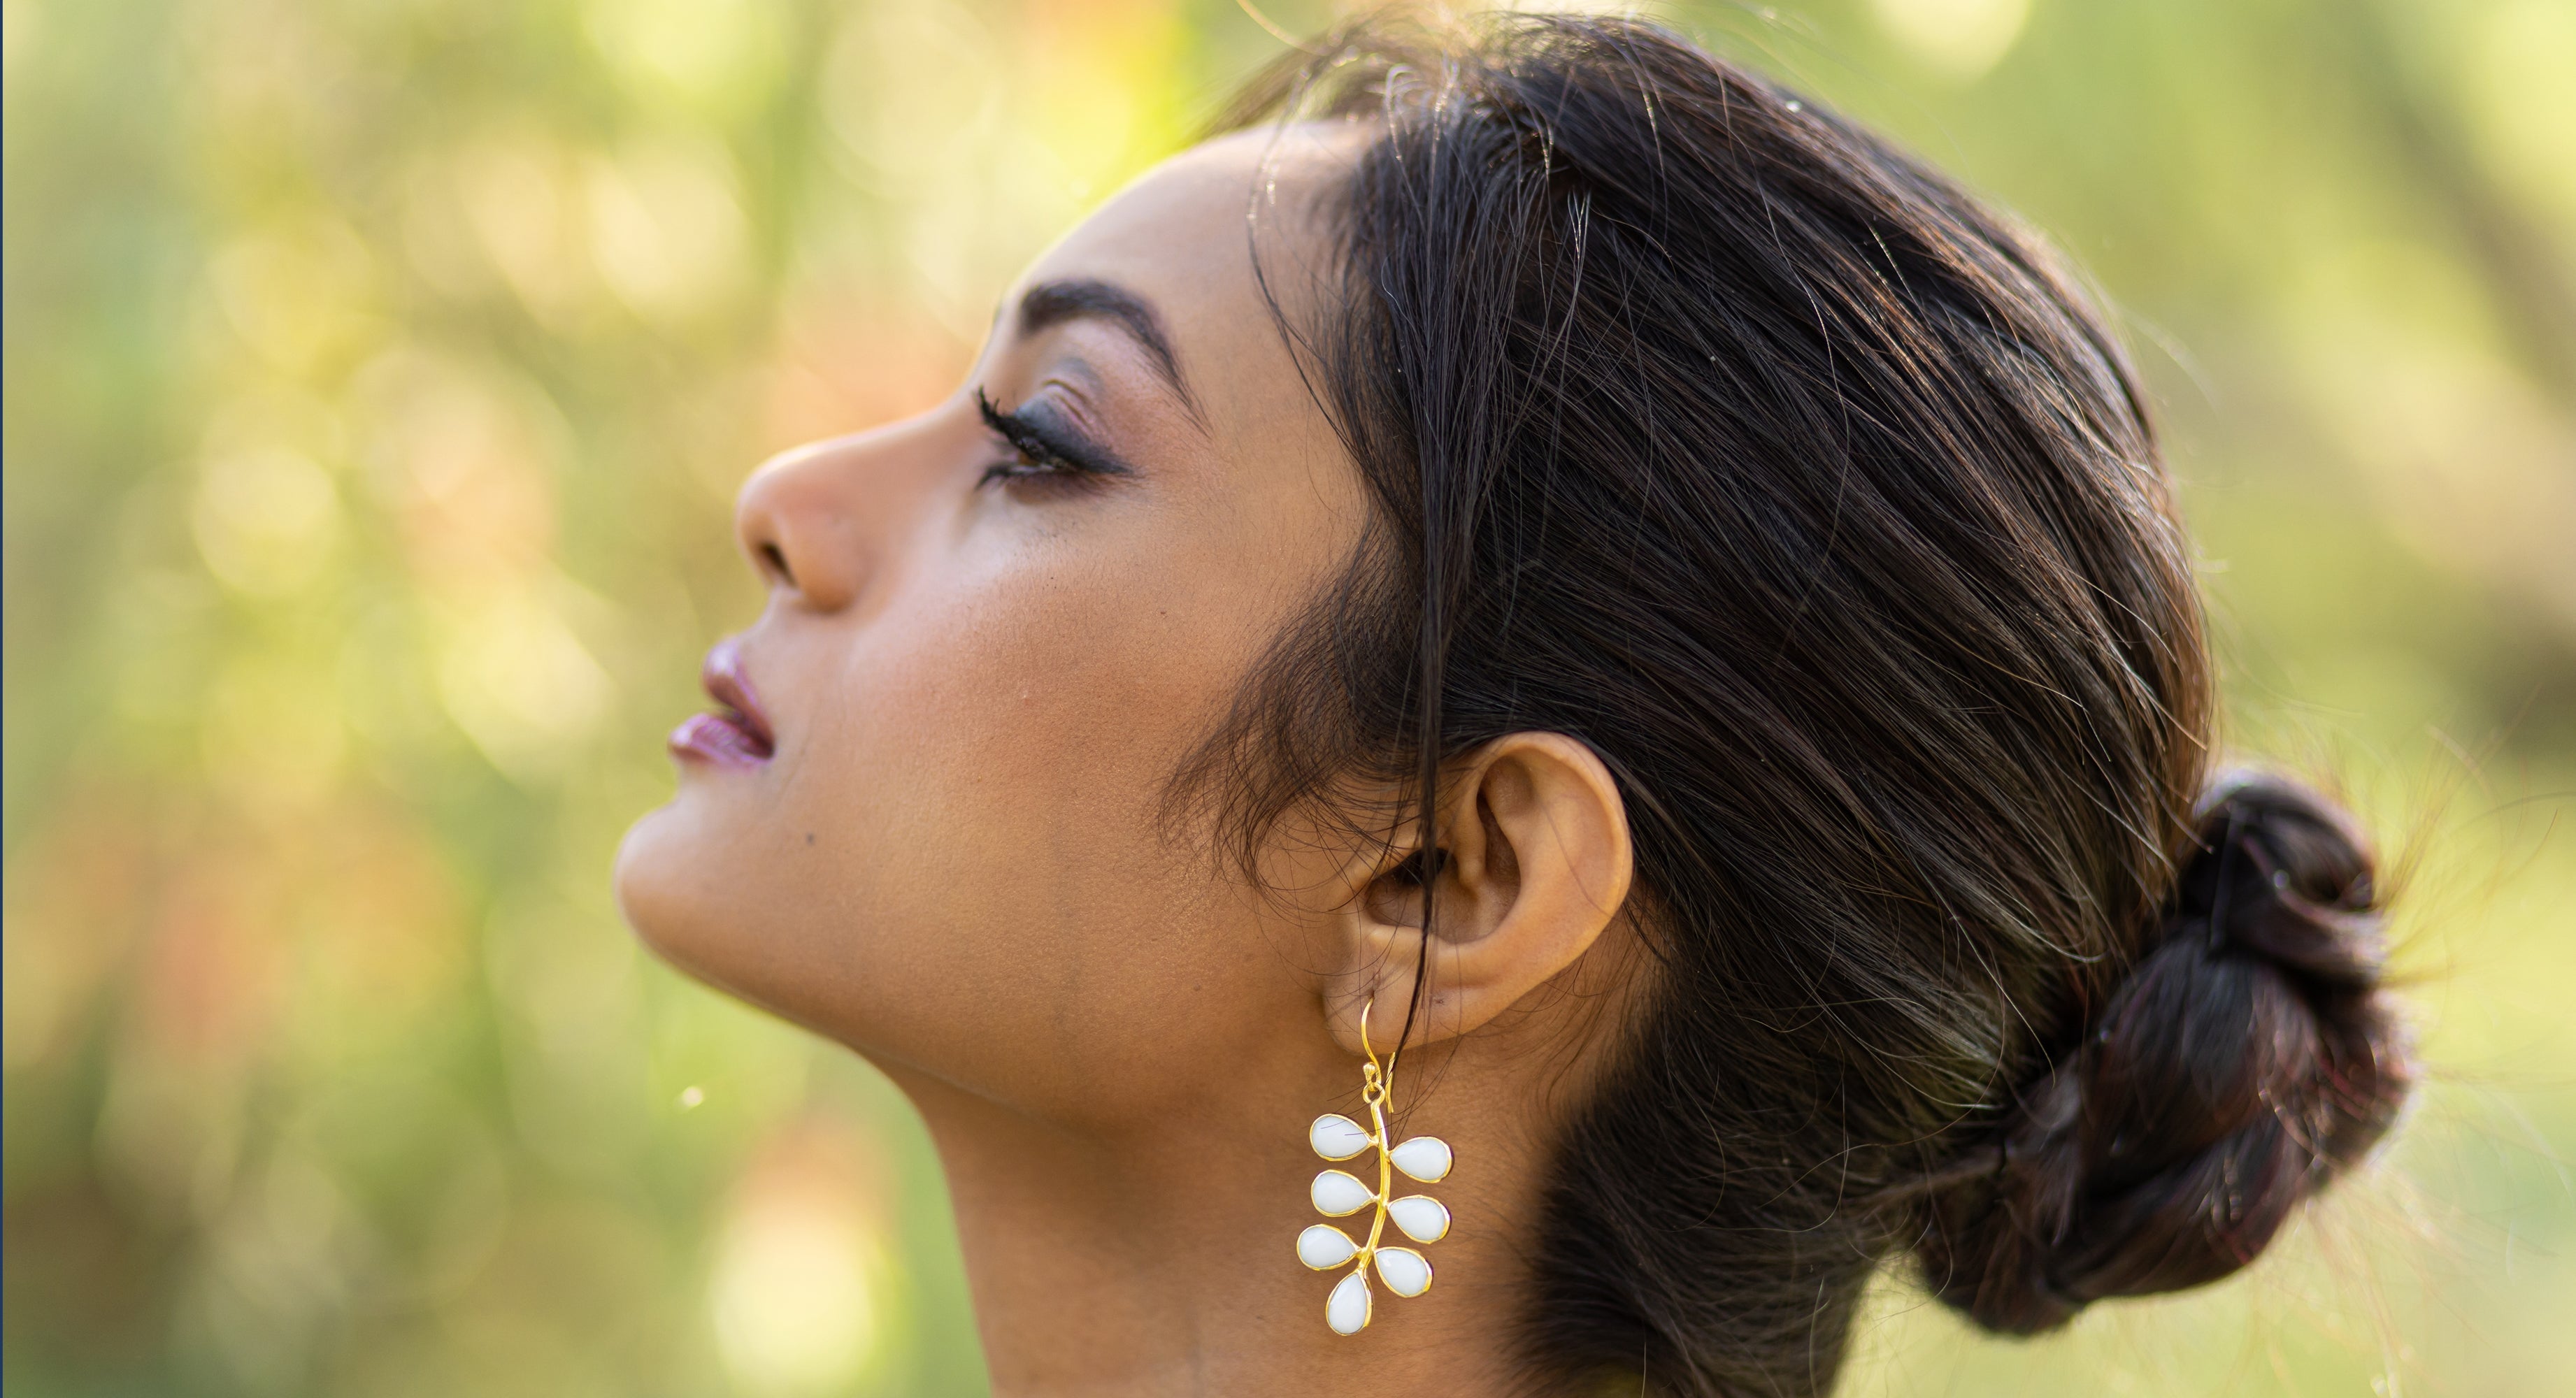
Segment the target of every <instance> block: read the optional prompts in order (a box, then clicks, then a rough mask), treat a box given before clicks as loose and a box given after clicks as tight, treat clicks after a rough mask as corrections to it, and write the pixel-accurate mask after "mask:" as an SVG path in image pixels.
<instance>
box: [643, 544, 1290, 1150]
mask: <svg viewBox="0 0 2576 1398" xmlns="http://www.w3.org/2000/svg"><path fill="white" fill-rule="evenodd" d="M1252 610H1253V608H1252V607H1251V606H1250V605H1249V604H1248V602H1247V600H1246V599H1243V598H1232V599H1229V598H1225V597H1222V596H1219V595H1216V594H1215V592H1214V591H1212V590H1209V589H1204V588H1203V589H1201V590H1199V591H1197V592H1195V593H1193V592H1192V591H1191V590H1190V589H1189V588H1188V586H1187V584H1186V582H1185V581H1184V580H1183V579H1181V578H1179V577H1176V576H1172V575H1170V574H1167V573H1160V572H1157V571H1154V570H1151V569H1146V568H1135V569H1126V570H1112V569H1102V568H1099V567H1097V566H1093V567H1087V568H1084V569H1081V570H1078V571H1076V570H1065V571H1059V572H1049V571H1045V570H1041V569H1025V570H1020V571H1016V572H1014V573H1012V574H1010V575H1008V576H997V577H992V578H989V579H986V580H982V581H980V582H977V583H974V584H971V585H969V584H960V583H958V582H956V581H954V580H949V581H946V582H945V583H943V584H941V585H931V584H929V583H923V584H919V585H916V586H912V587H908V588H906V589H903V590H902V591H901V592H899V593H897V594H896V595H894V596H890V597H889V598H888V599H887V603H886V605H885V606H884V607H883V608H882V609H881V610H879V611H878V612H876V613H875V614H874V615H873V616H871V617H869V618H868V619H867V620H866V621H865V622H864V623H850V624H846V625H844V624H842V623H838V622H831V621H816V622H808V623H805V625H806V626H808V627H810V628H812V630H811V632H810V634H804V635H800V636H797V637H796V638H795V645H794V647H793V648H792V649H791V648H790V647H788V646H784V645H782V646H781V647H779V651H780V652H781V653H780V654H778V655H777V657H776V659H777V661H778V665H777V669H778V670H779V672H780V676H779V677H780V680H781V681H782V682H783V683H785V684H788V685H791V686H792V694H780V693H776V692H774V691H776V690H777V689H778V688H779V686H778V685H770V684H765V685H764V692H768V693H771V697H772V699H773V702H776V703H779V704H780V706H781V707H785V706H786V705H789V704H792V705H793V708H794V710H795V712H797V713H798V714H799V715H800V716H801V720H802V724H803V726H804V727H805V730H806V731H805V732H804V733H803V734H802V735H800V736H799V737H798V738H797V739H796V740H795V741H794V742H793V744H792V746H787V747H783V748H782V751H781V754H780V761H779V762H778V764H777V765H776V766H775V767H774V768H773V769H772V770H771V772H770V773H768V774H767V776H768V777H769V779H770V780H772V781H774V782H775V790H774V791H773V792H771V793H769V799H768V800H767V801H766V803H765V804H761V805H755V804H754V803H753V802H748V801H735V800H725V801H721V802H714V801H711V802H708V803H705V804H707V805H708V806H710V807H714V806H718V805H722V806H725V807H728V808H729V809H728V810H727V811H726V812H725V814H726V815H727V816H730V817H731V819H732V824H733V826H734V828H733V829H732V830H730V831H729V832H728V833H727V834H726V835H725V837H724V843H725V845H726V847H727V848H729V849H730V850H731V851H732V852H733V858H734V859H735V860H738V867H740V868H741V869H743V870H744V871H745V873H746V877H744V878H741V879H739V880H735V881H733V882H734V883H735V884H736V885H738V886H733V887H728V888H725V889H722V890H718V891H715V892H714V896H713V897H712V898H708V899H706V900H704V905H705V906H707V907H709V908H714V907H722V908H723V909H724V916H723V917H722V918H721V919H717V920H715V921H714V922H713V923H711V924H710V923H707V922H705V921H704V920H700V921H698V922H696V923H694V924H693V925H698V926H702V927H703V928H704V935H703V937H702V938H690V939H685V940H688V941H689V943H690V944H689V945H686V946H673V945H670V944H669V943H668V942H667V941H665V940H662V939H656V944H657V946H660V947H661V949H662V950H663V951H664V953H665V954H666V955H669V956H671V957H672V958H673V959H674V960H677V961H679V962H680V963H681V964H682V965H684V966H686V967H688V968H689V969H691V970H693V971H695V972H696V973H698V974H700V975H701V976H704V977H705V978H707V979H710V980H713V981H716V982H717V983H719V984H722V985H725V986H726V987H728V988H730V989H733V990H735V991H737V992H738V993H742V994H744V995H746V996H747V997H748V998H751V999H754V1000H757V1001H760V1002H761V1003H764V1004H767V1005H770V1006H771V1007H773V1008H776V1009H779V1010H781V1011H782V1012H784V1013H786V1014H787V1015H789V1017H791V1018H794V1019H797V1020H799V1021H801V1022H803V1023H806V1024H808V1025H809V1026H811V1027H814V1028H816V1029H819V1030H822V1031H824V1032H826V1033H829V1034H831V1035H833V1036H834V1037H836V1038H839V1039H842V1040H843V1041H844V1042H846V1043H850V1044H852V1045H853V1046H855V1047H859V1048H861V1049H863V1050H867V1051H870V1052H873V1053H878V1054H881V1055H883V1056H886V1057H889V1058H893V1059H897V1060H901V1061H905V1062H909V1063H912V1064H915V1065H917V1066H922V1067H927V1068H931V1069H933V1070H934V1071H937V1072H939V1073H940V1074H942V1075H943V1076H946V1077H949V1078H951V1079H952V1080H961V1081H972V1082H976V1083H978V1084H980V1085H982V1086H984V1087H986V1088H987V1089H988V1090H991V1091H994V1092H996V1093H998V1094H1000V1095H1005V1096H1013V1097H1020V1098H1024V1099H1046V1098H1050V1097H1054V1096H1057V1095H1059V1093H1060V1092H1071V1091H1078V1090H1080V1087H1081V1084H1082V1083H1085V1082H1087V1083H1089V1084H1091V1085H1092V1088H1091V1090H1092V1091H1095V1092H1096V1085H1097V1083H1098V1081H1099V1080H1100V1076H1101V1075H1102V1074H1103V1073H1115V1072H1120V1071H1124V1070H1125V1067H1126V1066H1127V1065H1126V1064H1125V1056H1126V1055H1128V1054H1131V1053H1143V1052H1148V1051H1150V1050H1149V1048H1148V1047H1146V1046H1143V1045H1138V1044H1130V1043H1127V1042H1126V1041H1125V1038H1124V1037H1123V1036H1122V1035H1121V1034H1120V1033H1118V1032H1117V1029H1116V1027H1117V1026H1119V1025H1134V1024H1140V1023H1151V1022H1158V1021H1162V1020H1164V1019H1165V1016H1164V1014H1163V1013H1161V1009H1162V1007H1163V1005H1164V1004H1165V1002H1167V1001H1168V1000H1170V999H1172V998H1174V996H1175V995H1176V993H1177V992H1178V991H1187V990H1188V989H1189V988H1190V987H1193V986H1195V987H1197V988H1198V989H1197V992H1196V993H1197V994H1199V995H1200V996H1202V997H1207V998H1208V999H1209V1000H1211V1001H1212V1002H1222V1001H1223V1000H1224V999H1225V998H1226V996H1225V991H1224V989H1223V987H1224V986H1226V985H1228V984H1233V983H1238V982H1241V981H1242V980H1243V978H1244V977H1245V976H1247V975H1249V976H1252V977H1258V976H1259V975H1261V973H1262V967H1261V966H1259V965H1256V964H1253V963H1252V961H1250V960H1249V959H1247V956H1246V952H1247V951H1248V950H1253V949H1258V948H1260V947H1261V946H1263V945H1264V944H1263V942H1262V940H1261V938H1260V937H1259V936H1258V935H1252V936H1246V935H1243V934H1244V933H1245V932H1246V931H1247V930H1248V929H1246V928H1244V927H1243V926H1242V925H1241V924H1242V923H1243V922H1244V920H1245V918H1246V916H1247V915H1246V914H1245V913H1244V912H1243V910H1242V909H1241V908H1239V907H1237V906H1235V904H1236V903H1237V902H1238V900H1239V894H1238V893H1237V892H1236V891H1235V890H1233V889H1232V888H1231V887H1230V886H1229V885H1228V884H1227V882H1226V881H1225V880H1224V879H1223V878H1222V876H1221V875H1220V874H1219V872H1218V870H1217V868H1216V866H1215V865H1214V864H1213V863H1212V862H1211V861H1210V860H1208V859H1207V858H1205V857H1204V856H1203V855H1202V854H1200V853H1198V852H1197V851H1196V850H1195V849H1193V848H1192V847H1191V845H1190V843H1189V842H1188V841H1186V840H1172V839H1169V838H1167V831H1166V829H1165V827H1164V825H1163V823H1162V810H1161V798H1162V796H1163V791H1164V784H1165V781H1166V779H1167V777H1168V776H1169V774H1170V773H1171V771H1172V770H1173V768H1174V767H1175V765H1176V764H1177V763H1178V762H1179V761H1180V759H1181V758H1182V757H1183V756H1184V755H1185V754H1186V753H1187V751H1188V750H1189V748H1190V746H1191V744H1192V743H1193V742H1194V741H1195V740H1196V739H1197V738H1198V737H1199V735H1200V734H1201V733H1203V732H1204V731H1205V730H1206V727H1207V725H1208V723H1209V721H1210V719H1211V717H1212V716H1213V715H1214V714H1216V713H1218V712H1220V711H1221V708H1222V706H1223V704H1225V703H1226V702H1227V701H1228V700H1230V699H1231V698H1232V695H1233V691H1234V688H1235V686H1236V685H1237V684H1238V683H1239V681H1240V678H1241V675H1242V673H1243V671H1244V669H1245V667H1246V666H1247V665H1248V664H1249V663H1250V658H1251V656H1252V654H1253V652H1254V650H1255V648H1256V642H1255V637H1256V636H1257V635H1258V634H1259V632H1258V629H1257V628H1256V627H1252V626H1247V625H1246V624H1245V620H1244V619H1245V617H1246V615H1247V613H1248V612H1250V611H1252ZM707 785H709V786H711V787H718V788H719V789H717V790H714V791H711V792H710V793H709V794H710V795H714V796H718V797H728V798H730V797H735V796H737V795H744V794H749V793H748V791H747V788H744V787H736V788H733V789H729V790H728V789H721V779H720V780H719V782H716V783H708V784H707ZM693 794H694V793H693ZM681 804H682V805H684V806H685V805H687V804H688V803H687V802H685V801H684V802H683V803H681ZM666 814H681V813H676V812H675V813H666ZM640 833H641V832H640V831H639V834H640ZM631 901H633V900H631V899H630V902H631ZM640 921H641V919H639V922H640ZM648 935H650V934H649V933H648ZM1272 959H1273V960H1274V961H1275V959H1276V958H1275V957H1274V958H1272ZM1050 1074H1054V1075H1060V1076H1062V1077H1063V1078H1064V1081H1063V1082H1054V1081H1051V1080H1050V1079H1049V1075H1050Z"/></svg>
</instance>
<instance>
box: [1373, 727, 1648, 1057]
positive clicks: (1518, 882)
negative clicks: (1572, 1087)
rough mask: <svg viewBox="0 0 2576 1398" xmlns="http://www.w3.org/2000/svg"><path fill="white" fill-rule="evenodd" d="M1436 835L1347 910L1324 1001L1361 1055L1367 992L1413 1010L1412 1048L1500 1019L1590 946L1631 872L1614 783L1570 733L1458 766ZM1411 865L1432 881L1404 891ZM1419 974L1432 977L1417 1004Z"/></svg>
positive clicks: (1403, 847) (1505, 743) (1541, 736)
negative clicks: (1426, 920) (1428, 853)
mask: <svg viewBox="0 0 2576 1398" xmlns="http://www.w3.org/2000/svg"><path fill="white" fill-rule="evenodd" d="M1437 841H1438V848H1439V851H1440V857H1439V858H1437V859H1434V860H1423V859H1419V858H1416V857H1415V856H1416V853H1417V850H1418V846H1417V845H1414V844H1410V843H1407V844H1399V845H1398V846H1397V847H1395V848H1394V849H1391V850H1389V851H1388V852H1387V853H1386V855H1385V857H1384V858H1383V859H1382V860H1380V861H1379V862H1378V864H1377V866H1376V867H1374V868H1373V869H1371V870H1369V871H1367V873H1366V875H1365V876H1364V877H1361V878H1358V879H1355V880H1354V882H1355V883H1356V884H1358V885H1359V888H1358V894H1357V896H1355V897H1353V898H1352V899H1351V901H1350V903H1349V905H1348V906H1347V907H1345V908H1344V909H1343V911H1342V913H1341V914H1340V916H1341V919H1342V923H1343V927H1342V932H1343V937H1342V941H1343V948H1344V954H1343V957H1342V964H1341V965H1340V967H1339V968H1338V969H1337V971H1336V972H1335V973H1334V974H1333V975H1332V977H1331V984H1330V985H1329V986H1328V988H1327V997H1326V1003H1327V1009H1328V1011H1329V1013H1330V1016H1331V1020H1332V1025H1333V1031H1334V1036H1335V1037H1336V1038H1337V1039H1339V1040H1341V1041H1343V1043H1344V1046H1345V1047H1347V1048H1349V1049H1351V1050H1352V1051H1353V1052H1357V1051H1358V1050H1359V1022H1358V1021H1359V1011H1360V1006H1361V1005H1362V1004H1363V1003H1365V1002H1367V1001H1368V1000H1370V999H1372V998H1373V999H1374V1000H1375V1001H1376V1003H1377V1004H1378V1005H1380V1006H1381V1007H1383V1006H1389V1005H1412V1006H1415V1013H1413V1014H1412V1015H1411V1016H1410V1018H1411V1019H1412V1022H1413V1027H1412V1031H1411V1032H1410V1034H1408V1035H1407V1037H1406V1042H1407V1043H1429V1042H1436V1041H1438V1040H1441V1039H1448V1038H1454V1037H1457V1036H1459V1035H1462V1034H1466V1033H1470V1032H1472V1031H1474V1030H1476V1029H1478V1028H1481V1027H1482V1026H1484V1025H1485V1024H1487V1023H1489V1022H1491V1021H1492V1020H1493V1019H1494V1017H1495V1016H1497V1015H1499V1014H1501V1013H1502V1012H1503V1011H1504V1010H1506V1009H1509V1008H1510V1007H1511V1006H1512V1005H1514V1004H1516V1003H1518V1002H1519V1001H1520V1000H1521V999H1522V998H1523V997H1525V996H1527V995H1528V994H1529V993H1530V992H1531V991H1533V990H1536V989H1537V988H1539V987H1540V986H1542V985H1544V984H1546V983H1547V982H1548V981H1549V980H1551V979H1552V978H1554V977H1555V976H1557V975H1558V974H1559V973H1561V972H1563V971H1565V970H1567V969H1568V968H1570V967H1572V966H1573V965H1574V964H1575V963H1576V962H1577V961H1579V960H1581V959H1582V957H1583V955H1584V953H1585V952H1587V951H1589V950H1591V948H1592V947H1593V945H1594V944H1595V943H1596V942H1597V941H1598V940H1599V939H1600V936H1601V934H1602V932H1603V931H1604V930H1605V929H1606V928H1608V927H1609V925H1610V923H1611V922H1612V920H1613V919H1615V918H1616V917H1617V916H1618V915H1619V911H1620V909H1621V907H1622V906H1623V905H1624V904H1625V902H1626V901H1627V896H1628V886H1629V882H1630V880H1631V878H1632V877H1633V874H1634V862H1633V856H1632V852H1631V850H1630V846H1629V832H1628V815H1627V805H1626V802H1625V801H1624V800H1623V799H1622V798H1621V796H1620V794H1619V786H1618V782H1617V781H1616V780H1615V779H1614V778H1612V776H1611V775H1610V771H1609V768H1608V767H1607V766H1606V765H1604V764H1603V763H1602V761H1601V758H1600V756H1599V755H1598V754H1596V753H1594V752H1593V751H1592V749H1590V748H1589V747H1586V746H1585V745H1584V744H1582V743H1581V742H1578V741H1576V740H1575V739H1573V738H1570V737H1567V736H1566V735H1564V734H1562V733H1535V732H1533V733H1514V734H1511V735H1509V736H1507V737H1503V738H1498V739H1496V740H1494V741H1493V742H1491V743H1488V744H1486V745H1485V746H1484V747H1483V748H1481V749H1479V750H1477V751H1476V752H1475V753H1473V754H1471V755H1469V756H1468V757H1467V758H1465V759H1463V760H1462V761H1460V762H1459V763H1457V764H1455V766H1454V767H1453V769H1452V770H1451V772H1450V773H1449V774H1448V776H1447V777H1446V778H1445V779H1444V781H1443V790H1442V800H1441V803H1440V817H1439V829H1438V832H1437ZM1410 869H1429V870H1431V871H1432V873H1431V875H1430V877H1429V879H1428V881H1427V886H1426V887H1423V888H1420V889H1416V888H1412V887H1410V886H1407V885H1406V883H1405V880H1406V871H1407V870H1410ZM1426 902H1427V903H1428V905H1429V907H1430V909H1431V919H1430V921H1431V926H1430V927H1429V928H1428V929H1427V930H1426V928H1425V927H1424V926H1423V923H1422V918H1421V916H1420V910H1421V909H1422V908H1423V906H1424V905H1425V903H1426ZM1417 975H1419V976H1420V977H1422V978H1424V979H1427V981H1428V984H1427V986H1424V987H1423V989H1422V995H1421V998H1420V1000H1419V1001H1418V1002H1417V1001H1416V1000H1415V998H1414V997H1415V990H1416V986H1415V982H1416V978H1417ZM1375 1032H1376V1033H1377V1034H1378V1036H1379V1037H1380V1038H1381V1039H1383V1038H1384V1037H1385V1035H1386V1031H1385V1029H1384V1027H1383V1026H1379V1027H1378V1028H1377V1030H1376V1031H1375ZM1381 1047H1383V1044H1382V1045H1381Z"/></svg>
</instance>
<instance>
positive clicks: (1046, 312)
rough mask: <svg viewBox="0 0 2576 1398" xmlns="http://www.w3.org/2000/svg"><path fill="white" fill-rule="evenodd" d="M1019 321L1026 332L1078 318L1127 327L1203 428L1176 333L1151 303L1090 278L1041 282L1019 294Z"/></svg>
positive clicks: (1108, 283)
mask: <svg viewBox="0 0 2576 1398" xmlns="http://www.w3.org/2000/svg"><path fill="white" fill-rule="evenodd" d="M1019 320H1020V327H1019V329H1020V334H1022V335H1024V336H1025V335H1035V334H1037V333H1038V332H1039V331H1042V330H1046V329H1049V328H1051V327H1053V326H1058V325H1063V324H1066V323H1068V322H1070V321H1077V320H1099V321H1106V322H1108V323H1109V324H1111V325H1114V326H1116V327H1118V328H1119V329H1120V330H1123V331H1125V332H1126V334H1127V338H1129V339H1131V340H1134V341H1135V342H1136V344H1137V346H1138V348H1141V349H1142V350H1144V351H1145V357H1146V358H1147V359H1149V360H1151V361H1152V362H1153V365H1154V372H1155V373H1156V374H1157V375H1159V376H1161V378H1162V380H1163V382H1164V383H1165V384H1167V385H1169V386H1170V388H1171V390H1172V395H1173V396H1174V397H1176V398H1178V399H1180V400H1181V406H1182V408H1184V409H1186V410H1187V411H1188V413H1189V415H1190V420H1191V421H1192V422H1193V423H1198V424H1201V425H1202V426H1204V423H1205V419H1203V418H1202V417H1201V416H1200V414H1199V402H1198V398H1197V397H1196V396H1195V395H1193V394H1192V393H1191V392H1190V385H1189V381H1188V380H1187V379H1185V378H1183V377H1182V375H1181V360H1180V356H1179V355H1177V354H1174V353H1173V352H1172V339H1171V336H1169V335H1168V334H1165V333H1164V330H1163V318H1162V317H1161V316H1160V315H1158V314H1156V313H1155V311H1154V303H1152V302H1151V301H1148V300H1146V299H1145V298H1144V297H1142V296H1139V295H1137V294H1136V293H1135V292H1132V291H1129V290H1128V289H1127V288H1125V287H1123V286H1120V285H1118V284H1117V283H1115V282H1104V281H1094V280H1090V279H1087V278H1075V279H1070V280H1065V281H1052V282H1040V283H1038V284H1037V285H1036V286H1033V287H1030V288H1029V289H1028V293H1027V294H1026V295H1024V296H1022V297H1021V298H1020V315H1019Z"/></svg>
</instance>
